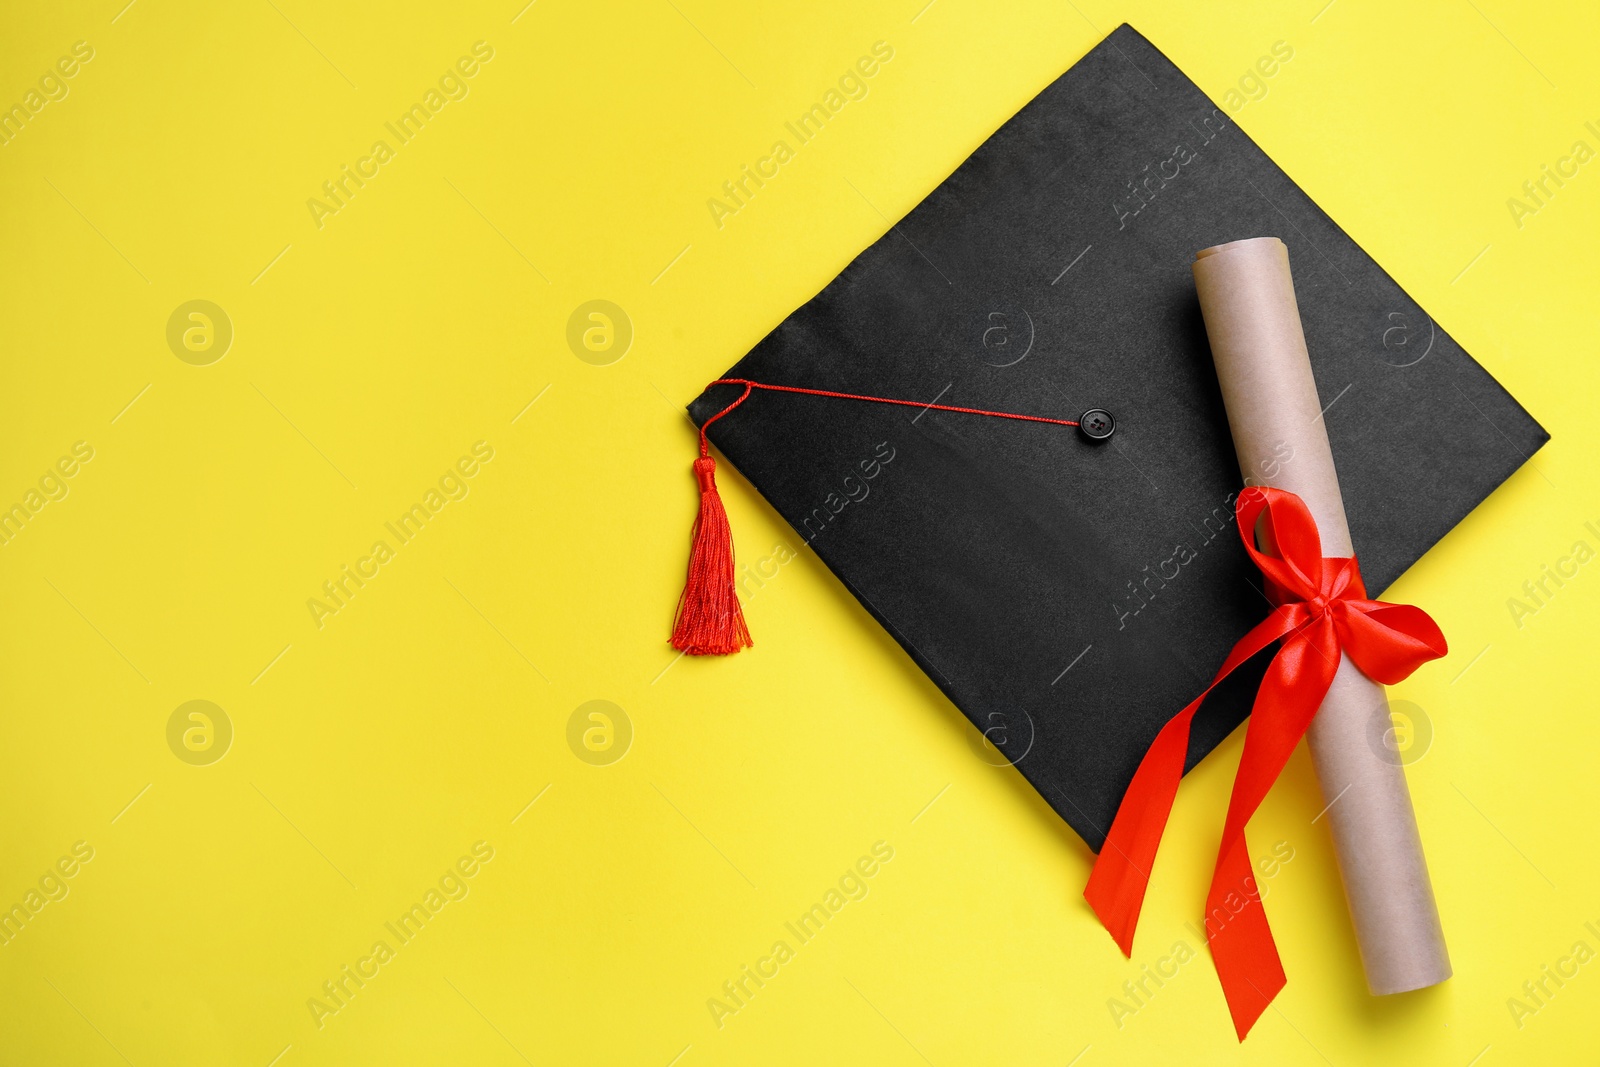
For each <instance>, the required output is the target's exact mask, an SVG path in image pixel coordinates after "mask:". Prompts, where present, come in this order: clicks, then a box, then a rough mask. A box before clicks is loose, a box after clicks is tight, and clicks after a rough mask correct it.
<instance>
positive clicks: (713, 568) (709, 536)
mask: <svg viewBox="0 0 1600 1067" xmlns="http://www.w3.org/2000/svg"><path fill="white" fill-rule="evenodd" d="M711 385H712V386H715V385H742V386H744V392H742V393H740V394H739V396H738V398H737V399H735V400H734V401H733V402H732V403H730V404H729V405H728V406H727V407H725V408H723V409H722V410H721V411H719V412H717V413H716V414H715V415H713V416H711V417H710V418H709V419H707V420H706V421H705V422H703V423H701V424H700V458H699V459H697V460H695V461H694V476H695V477H696V478H698V479H700V517H699V518H698V519H696V520H695V523H694V535H693V537H694V544H693V546H692V547H691V548H690V550H689V580H688V581H687V582H685V583H684V586H683V596H681V597H679V598H678V619H677V622H676V624H675V625H674V626H673V628H672V647H673V648H676V649H681V650H683V651H684V652H687V653H688V654H689V655H691V656H726V655H728V654H729V653H730V652H737V651H739V650H740V649H741V648H749V647H751V646H752V645H754V644H755V642H754V641H752V640H750V630H749V629H748V628H747V627H746V626H745V624H744V611H743V610H742V609H741V608H740V607H739V593H738V590H737V588H736V587H735V586H734V579H733V532H732V531H731V530H729V529H728V513H727V512H726V511H724V510H723V508H722V498H721V497H719V496H718V495H717V461H716V460H714V459H712V458H711V444H710V442H708V441H707V440H706V431H707V430H708V429H710V428H711V424H712V423H714V422H716V421H717V420H718V419H720V418H722V417H723V416H724V415H726V414H728V413H729V412H731V411H732V410H733V409H734V408H736V407H738V406H739V405H740V404H743V403H744V402H745V401H746V400H749V399H750V393H751V391H752V390H755V389H770V390H772V391H773V392H777V393H804V394H805V395H807V396H827V397H833V398H835V399H838V400H863V401H867V402H868V403H873V404H898V405H900V406H901V407H908V408H921V409H922V410H924V411H929V410H932V411H952V412H956V413H959V414H962V415H990V416H993V417H995V418H1000V419H1019V420H1021V421H1023V422H1049V423H1054V424H1056V425H1058V426H1077V425H1079V422H1078V420H1076V419H1051V418H1046V417H1044V416H1043V415H1017V414H1013V413H1011V412H1006V411H985V410H983V409H982V408H962V407H955V406H953V405H950V404H924V403H922V402H921V401H920V400H895V399H893V398H890V397H883V396H860V395H858V394H856V393H839V392H834V391H833V390H831V389H805V388H801V387H800V386H796V385H769V384H766V383H763V382H753V381H751V380H750V379H748V378H718V379H717V380H716V381H714V382H712V383H711ZM710 387H711V386H707V388H708V389H709V388H710ZM941 395H943V394H941ZM1092 410H1093V412H1094V413H1095V414H1097V415H1100V416H1104V422H1105V426H1104V427H1101V428H1103V429H1104V431H1105V432H1104V433H1097V434H1095V435H1093V436H1094V439H1095V440H1103V439H1105V438H1106V437H1109V436H1111V429H1110V424H1111V418H1110V415H1109V414H1108V413H1106V412H1103V411H1100V410H1099V409H1098V408H1096V409H1092Z"/></svg>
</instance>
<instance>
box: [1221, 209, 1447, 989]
mask: <svg viewBox="0 0 1600 1067" xmlns="http://www.w3.org/2000/svg"><path fill="white" fill-rule="evenodd" d="M1194 281H1195V288H1196V289H1197V290H1199V294H1200V310H1201V313H1202V314H1203V315H1204V317H1205V323H1206V334H1207V335H1208V336H1209V337H1210V339H1211V354H1212V357H1213V358H1214V359H1215V361H1216V365H1217V381H1218V382H1219V383H1220V385H1221V386H1222V398H1223V402H1224V403H1225V404H1226V406H1227V409H1228V425H1229V427H1230V428H1231V429H1232V431H1233V443H1234V448H1235V450H1236V451H1237V453H1238V456H1239V469H1240V470H1241V471H1242V472H1243V473H1244V476H1245V479H1246V481H1247V482H1249V483H1250V484H1270V485H1272V486H1274V487H1276V488H1279V489H1286V490H1288V491H1290V492H1292V493H1295V494H1297V495H1298V496H1299V497H1300V498H1301V499H1302V500H1304V501H1305V503H1306V507H1308V508H1309V509H1310V510H1311V515H1312V517H1313V518H1314V519H1316V522H1317V529H1318V530H1319V531H1320V532H1321V535H1322V554H1323V555H1324V556H1349V555H1352V554H1353V551H1352V546H1351V544H1350V528H1349V525H1348V524H1347V523H1346V521H1345V514H1344V502H1343V500H1342V499H1341V498H1340V495H1339V479H1338V476H1337V475H1336V474H1335V472H1334V469H1333V453H1332V452H1331V451H1330V450H1329V448H1328V434H1327V430H1326V427H1325V424H1324V422H1323V418H1322V412H1323V409H1322V405H1321V403H1320V401H1319V399H1318V397H1317V383H1316V380H1315V379H1314V378H1313V377H1312V374H1311V358H1310V356H1309V354H1308V353H1307V351H1306V340H1305V334H1304V332H1303V331H1302V330H1301V327H1300V311H1299V307H1298V305H1297V304H1296V302H1295V296H1294V284H1293V282H1292V281H1291V280H1290V275H1289V252H1288V249H1287V248H1285V247H1284V244H1283V242H1282V241H1280V240H1278V239H1277V238H1276V237H1256V238H1252V239H1250V240H1245V241H1233V242H1230V243H1228V244H1223V245H1217V246H1216V247H1214V248H1207V249H1205V250H1204V251H1202V252H1197V253H1196V254H1195V262H1194ZM1285 445H1287V446H1288V448H1290V449H1293V451H1292V452H1291V453H1288V458H1287V459H1286V458H1285V455H1284V453H1285V452H1286V451H1287V450H1286V449H1283V446H1285ZM1268 472H1271V476H1270V477H1267V476H1266V475H1267V473H1268ZM1388 707H1389V705H1388V698H1387V697H1386V696H1385V694H1384V689H1383V686H1381V685H1379V684H1378V683H1377V682H1374V681H1372V680H1371V679H1370V678H1368V677H1367V676H1366V675H1364V674H1362V673H1361V671H1360V670H1359V669H1358V668H1357V667H1356V666H1355V664H1353V663H1351V662H1350V658H1349V657H1348V656H1345V657H1343V658H1342V659H1341V661H1340V663H1339V670H1338V672H1337V673H1336V674H1335V675H1334V679H1333V685H1332V687H1331V688H1330V689H1329V690H1328V696H1327V699H1326V700H1324V701H1323V703H1322V708H1321V710H1319V711H1318V712H1317V715H1316V717H1315V718H1314V719H1313V720H1312V722H1311V727H1310V729H1309V730H1308V731H1307V732H1306V737H1307V740H1308V743H1309V744H1310V747H1311V759H1312V762H1313V763H1314V764H1315V765H1316V768H1317V779H1318V781H1319V782H1320V783H1321V785H1322V799H1323V802H1324V803H1325V804H1327V808H1326V809H1325V812H1326V815H1325V817H1326V818H1327V820H1328V822H1329V826H1330V829H1331V831H1332V833H1333V844H1334V851H1335V853H1336V854H1337V856H1338V861H1339V873H1340V876H1341V877H1342V878H1343V880H1344V890H1345V896H1346V898H1347V899H1348V900H1349V903H1350V919H1351V922H1352V923H1353V925H1354V926H1355V932H1356V940H1357V942H1358V943H1359V944H1360V947H1361V962H1362V965H1363V967H1364V968H1365V970H1366V974H1367V985H1368V987H1369V988H1370V989H1371V990H1372V992H1373V994H1375V995H1379V996H1381V995H1383V994H1387V993H1403V992H1405V991H1406V990H1410V989H1421V988H1423V987H1424V986H1430V985H1435V984H1437V983H1439V982H1442V981H1444V980H1445V979H1446V978H1449V977H1450V956H1449V954H1448V952H1447V951H1446V950H1445V944H1444V931H1443V930H1442V929H1441V928H1440V925H1439V909H1438V907H1437V905H1436V904H1435V903H1434V899H1433V886H1432V884H1431V883H1430V882H1429V880H1428V866H1427V863H1426V861H1425V860H1424V859H1423V856H1422V841H1421V839H1420V838H1419V837H1418V835H1417V820H1416V815H1415V813H1414V812H1413V811H1412V808H1411V794H1410V793H1409V792H1408V791H1407V789H1406V778H1405V771H1404V768H1403V767H1401V765H1400V761H1399V760H1398V759H1397V758H1394V757H1392V756H1391V757H1390V758H1385V757H1384V756H1383V755H1380V754H1379V752H1378V751H1375V746H1373V745H1372V744H1371V743H1370V740H1369V738H1370V737H1371V734H1370V733H1369V728H1370V726H1371V722H1372V718H1373V716H1374V715H1375V714H1382V715H1383V716H1384V717H1385V722H1387V718H1388ZM1380 708H1381V709H1382V710H1381V712H1380V711H1379V709H1380Z"/></svg>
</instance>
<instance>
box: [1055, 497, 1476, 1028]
mask: <svg viewBox="0 0 1600 1067" xmlns="http://www.w3.org/2000/svg"><path fill="white" fill-rule="evenodd" d="M1236 509H1237V511H1236V513H1237V516H1238V520H1239V534H1240V536H1241V537H1242V538H1243V539H1244V547H1245V551H1246V552H1248V553H1249V554H1250V558H1251V559H1252V560H1253V561H1254V562H1255V565H1256V566H1257V567H1259V568H1260V569H1261V573H1262V574H1263V575H1265V577H1266V579H1267V585H1268V590H1269V592H1270V593H1271V595H1272V600H1273V603H1275V604H1276V605H1277V607H1276V608H1274V609H1273V611H1272V614H1271V615H1268V616H1267V618H1266V619H1264V620H1263V621H1262V622H1261V623H1260V624H1259V625H1257V626H1256V627H1255V628H1254V629H1252V630H1251V631H1250V632H1249V633H1247V634H1245V635H1244V637H1242V638H1240V640H1239V643H1238V644H1236V645H1234V646H1233V651H1231V652H1229V653H1228V658H1227V659H1226V660H1225V661H1223V664H1222V668H1221V669H1220V670H1219V671H1217V676H1216V677H1215V678H1214V679H1212V681H1211V684H1210V685H1209V686H1207V687H1206V690H1205V692H1203V693H1201V694H1200V695H1199V696H1197V697H1195V698H1194V700H1193V701H1192V702H1191V703H1190V704H1189V706H1188V707H1186V708H1184V709H1183V710H1182V711H1180V712H1178V714H1177V715H1175V716H1173V717H1172V719H1171V720H1170V721H1169V722H1168V723H1167V724H1166V725H1165V726H1163V727H1162V728H1161V732H1160V733H1159V734H1157V735H1156V739H1155V740H1154V741H1153V742H1151V744H1150V749H1149V751H1148V752H1146V753H1145V756H1144V759H1143V761H1141V762H1140V764H1139V770H1138V772H1137V773H1136V774H1135V775H1134V777H1133V783H1132V784H1131V785H1130V786H1129V787H1128V792H1127V794H1126V795H1125V796H1124V797H1123V800H1122V806H1121V807H1120V808H1119V809H1118V810H1117V817H1116V819H1115V820H1114V821H1113V822H1112V824H1111V832H1110V834H1108V835H1107V836H1106V843H1105V845H1104V847H1103V848H1102V849H1101V851H1100V856H1099V858H1098V859H1097V860H1096V862H1095V865H1094V871H1093V872H1092V873H1091V874H1090V876H1089V884H1088V886H1087V887H1086V888H1085V889H1084V891H1083V895H1084V897H1085V898H1086V899H1087V900H1088V901H1089V905H1090V906H1091V907H1092V908H1094V911H1095V914H1096V915H1098V916H1099V917H1100V921H1101V922H1102V923H1104V924H1105V927H1106V929H1107V930H1109V931H1110V932H1111V936H1112V937H1113V938H1114V939H1116V942H1117V945H1118V946H1119V947H1120V948H1121V949H1122V953H1123V955H1125V956H1131V955H1132V954H1133V931H1134V927H1135V926H1137V925H1138V922H1139V909H1140V907H1141V906H1142V905H1143V904H1144V894H1145V889H1146V888H1147V886H1148V885H1149V882H1150V869H1151V865H1152V863H1153V861H1154V860H1155V856H1156V849H1157V847H1159V845H1160V844H1161V832H1162V830H1163V829H1164V828H1165V827H1166V824H1167V815H1168V814H1169V813H1170V812H1171V810H1172V798H1173V796H1174V795H1175V794H1176V793H1177V791H1178V781H1179V779H1180V778H1181V777H1182V776H1183V763H1184V757H1185V755H1186V754H1187V752H1188V749H1189V725H1190V722H1191V721H1192V720H1193V718H1194V714H1195V712H1196V711H1198V710H1199V708H1200V705H1201V702H1202V701H1204V700H1205V698H1206V696H1207V695H1208V694H1209V693H1210V692H1211V690H1212V689H1214V688H1216V686H1217V683H1219V682H1221V681H1222V679H1224V678H1226V677H1227V676H1228V675H1229V674H1231V673H1233V671H1234V670H1235V669H1236V668H1238V667H1239V666H1240V665H1241V664H1242V663H1244V662H1245V661H1246V660H1248V659H1249V658H1250V657H1251V656H1253V655H1255V654H1256V653H1257V652H1260V651H1261V650H1262V649H1264V648H1266V647H1267V646H1268V645H1269V644H1271V643H1272V642H1274V641H1277V640H1279V639H1280V638H1281V639H1283V645H1282V647H1280V648H1279V649H1278V652H1277V654H1276V655H1275V656H1273V658H1272V663H1271V665H1270V666H1268V668H1267V673H1266V676H1265V677H1264V678H1263V679H1262V682H1261V688H1260V690H1259V691H1258V692H1257V693H1256V699H1255V704H1254V706H1253V707H1252V708H1251V713H1250V724H1249V727H1248V728H1247V729H1246V732H1245V738H1244V753H1243V755H1242V756H1241V757H1240V759H1239V772H1238V775H1237V776H1236V777H1235V778H1234V781H1233V795H1232V796H1231V797H1230V798H1229V800H1228V817H1227V821H1226V823H1225V824H1224V826H1223V830H1222V846H1221V848H1220V849H1219V850H1218V852H1217V865H1216V869H1215V870H1214V872H1213V873H1212V876H1211V889H1210V892H1209V893H1208V894H1207V895H1206V915H1207V916H1208V919H1207V923H1206V931H1207V932H1206V936H1207V940H1208V941H1209V942H1210V945H1211V956H1212V959H1213V960H1214V961H1215V962H1216V967H1217V977H1218V978H1220V979H1221V981H1222V991H1223V994H1224V995H1225V996H1226V997H1227V1000H1228V1010H1229V1012H1230V1013H1232V1015H1233V1026H1234V1030H1235V1031H1236V1032H1237V1033H1238V1035H1239V1040H1241V1041H1243V1040H1244V1037H1245V1035H1246V1034H1247V1033H1249V1032H1250V1027H1251V1026H1252V1025H1254V1024H1255V1021H1256V1019H1257V1018H1259V1017H1260V1015H1261V1013H1262V1012H1263V1011H1265V1010H1266V1009H1267V1005H1268V1004H1270V1003H1271V1002H1272V998H1273V997H1275V996H1277V994H1278V990H1280V989H1282V988H1283V985H1284V981H1285V979H1284V974H1283V963H1282V962H1281V961H1280V960H1279V958H1278V949H1277V946H1276V945H1274V944H1273V941H1272V930H1271V928H1270V927H1269V926H1268V925H1267V916H1266V912H1265V910H1264V909H1263V908H1262V906H1261V898H1260V893H1259V890H1258V889H1257V888H1256V885H1255V877H1254V873H1253V871H1252V868H1251V864H1250V854H1249V851H1248V849H1247V847H1246V845H1245V839H1244V828H1245V824H1246V823H1248V822H1249V821H1250V816H1251V815H1253V814H1255V810H1256V808H1257V807H1259V806H1260V804H1261V801H1262V800H1263V799H1264V798H1265V797H1266V795H1267V790H1268V789H1270V788H1272V783H1273V782H1274V781H1276V780H1277V778H1278V775H1279V773H1280V772H1282V770H1283V766H1284V764H1285V763H1287V762H1288V760H1289V755H1290V753H1292V752H1293V751H1294V747H1295V745H1296V744H1298V743H1299V741H1300V737H1301V735H1302V734H1304V733H1305V732H1306V727H1307V726H1309V725H1310V724H1311V719H1312V717H1313V716H1314V715H1316V713H1317V709H1318V708H1319V707H1321V706H1322V700H1323V697H1325V696H1326V695H1327V692H1328V686H1329V685H1330V684H1331V683H1332V682H1333V675H1334V671H1336V670H1337V669H1338V667H1339V656H1340V653H1341V652H1342V653H1344V654H1346V655H1348V656H1349V657H1350V659H1351V660H1352V661H1353V662H1354V663H1355V665H1356V666H1357V667H1359V668H1360V669H1361V671H1362V673H1364V674H1366V675H1367V677H1369V678H1371V679H1373V680H1374V681H1377V682H1382V683H1383V684H1385V685H1392V684H1394V683H1396V682H1399V681H1401V680H1403V679H1404V678H1406V677H1408V676H1409V675H1410V674H1411V672H1412V671H1414V670H1416V669H1417V668H1418V667H1419V666H1421V665H1422V664H1423V663H1426V662H1427V661H1428V660H1431V659H1437V658H1439V657H1440V656H1443V655H1444V654H1445V652H1446V651H1447V647H1446V645H1445V640H1444V635H1443V634H1442V633H1440V632H1439V627H1438V626H1436V625H1434V622H1433V620H1432V619H1430V618H1429V617H1428V615H1427V613H1426V612H1424V611H1422V609H1420V608H1416V607H1412V606H1410V605H1407V604H1386V603H1384V602H1383V601H1380V600H1368V599H1367V591H1366V588H1365V586H1363V585H1362V583H1361V574H1360V572H1359V571H1358V570H1357V569H1356V561H1355V558H1354V557H1349V558H1333V559H1328V558H1324V557H1323V555H1322V539H1321V538H1320V537H1319V536H1318V534H1317V526H1316V523H1315V522H1314V521H1313V520H1312V518H1311V513H1310V512H1309V511H1308V510H1306V506H1305V502H1304V501H1302V500H1301V499H1300V498H1299V497H1297V496H1295V495H1294V494H1293V493H1289V492H1285V491H1283V490H1281V489H1266V488H1263V489H1255V488H1251V489H1246V490H1245V491H1244V492H1242V493H1241V494H1240V495H1239V499H1238V501H1237V504H1236ZM1263 511H1265V512H1266V515H1267V519H1266V525H1265V537H1264V541H1265V543H1266V544H1267V545H1268V546H1274V547H1275V549H1276V552H1277V555H1268V554H1266V553H1263V552H1260V551H1258V550H1257V549H1256V547H1255V545H1254V544H1253V543H1252V537H1253V534H1254V531H1255V528H1256V520H1257V519H1258V518H1260V516H1261V513H1262V512H1263ZM1215 916H1221V921H1220V923H1219V924H1218V926H1217V928H1216V929H1213V927H1212V923H1211V918H1210V917H1215Z"/></svg>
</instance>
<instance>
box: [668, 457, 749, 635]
mask: <svg viewBox="0 0 1600 1067" xmlns="http://www.w3.org/2000/svg"><path fill="white" fill-rule="evenodd" d="M694 475H695V477H696V478H698V479H699V480H700V515H699V517H698V518H696V519H695V522H694V534H693V545H692V547H691V548H690V550H689V577H688V581H686V582H685V583H684V586H683V596H681V597H679V598H678V621H677V625H675V626H674V627H673V630H672V647H673V648H677V649H681V650H683V651H684V652H687V653H688V654H689V655H691V656H726V655H728V654H729V653H731V652H737V651H739V650H740V649H741V648H749V647H750V646H751V645H753V644H754V643H755V642H753V641H751V640H750V630H749V628H748V627H746V626H745V622H744V610H743V609H742V608H741V607H740V606H739V592H738V589H737V588H736V587H735V586H734V577H733V531H732V530H731V529H729V527H728V513H727V511H726V510H724V509H723V507H722V498H721V497H720V496H718V495H717V461H716V460H714V459H712V458H711V457H710V456H701V457H700V458H699V459H697V460H695V461H694Z"/></svg>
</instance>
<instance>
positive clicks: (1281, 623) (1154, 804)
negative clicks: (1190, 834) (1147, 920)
mask: <svg viewBox="0 0 1600 1067" xmlns="http://www.w3.org/2000/svg"><path fill="white" fill-rule="evenodd" d="M1293 625H1294V623H1293V616H1292V613H1291V610H1290V609H1288V608H1278V609H1276V610H1275V611H1273V613H1272V614H1271V615H1268V616H1267V617H1266V618H1265V619H1263V620H1262V621H1261V622H1259V623H1257V624H1256V626H1255V628H1254V629H1252V630H1251V631H1250V632H1249V633H1247V634H1245V635H1244V636H1243V637H1242V638H1240V639H1239V642H1238V643H1237V644H1236V645H1234V646H1233V651H1231V652H1229V653H1228V658H1227V659H1226V660H1224V661H1223V664H1222V667H1221V668H1220V669H1219V670H1218V671H1217V675H1216V677H1215V678H1213V679H1212V680H1211V684H1210V685H1208V686H1206V688H1205V691H1204V692H1202V693H1201V694H1200V695H1199V696H1197V697H1195V698H1194V700H1193V701H1191V702H1190V703H1189V706H1188V707H1186V708H1184V709H1183V710H1182V711H1180V712H1178V714H1176V715H1174V716H1173V717H1172V718H1171V719H1169V720H1167V724H1166V725H1165V726H1163V727H1162V728H1161V732H1160V733H1158V734H1156V739H1155V741H1153V742H1152V743H1151V745H1150V748H1149V750H1148V751H1146V752H1145V754H1144V759H1143V760H1141V761H1140V763H1139V769H1138V771H1136V772H1135V773H1134V776H1133V781H1132V782H1131V783H1130V784H1129V785H1128V791H1127V792H1126V793H1125V794H1124V795H1123V798H1122V804H1121V806H1120V807H1118V808H1117V815H1116V818H1115V819H1114V820H1113V821H1112V823H1111V831H1110V833H1108V834H1107V835H1106V841H1105V844H1104V845H1103V846H1102V847H1101V849H1100V855H1099V857H1098V858H1097V859H1096V860H1095V864H1094V869H1093V870H1092V871H1091V872H1090V873H1089V883H1088V885H1086V886H1084V890H1083V897H1084V899H1085V900H1087V901H1088V902H1089V906H1090V907H1091V908H1093V909H1094V913H1095V915H1097V916H1099V918H1100V922H1101V924H1102V925H1104V926H1105V928H1106V930H1107V931H1108V932H1109V933H1110V934H1111V937H1112V939H1113V940H1114V941H1116V943H1117V947H1118V948H1120V949H1122V954H1123V955H1124V956H1130V957H1131V956H1132V955H1133V934H1134V930H1135V928H1136V927H1137V926H1138V925H1139V912H1140V910H1141V909H1142V908H1143V907H1144V896H1145V891H1146V890H1147V889H1148V888H1149V886H1150V870H1151V867H1152V866H1153V865H1154V863H1155V858H1156V851H1157V849H1159V848H1160V846H1161V835H1162V833H1163V831H1165V830H1166V826H1167V817H1168V816H1169V815H1170V814H1171V813H1172V801H1173V798H1174V797H1176V796H1177V794H1178V783H1179V781H1181V780H1182V778H1183V763H1184V760H1185V758H1186V757H1187V756H1188V752H1189V725H1190V723H1191V722H1192V721H1193V719H1194V715H1195V712H1197V711H1198V710H1200V705H1201V704H1202V703H1204V702H1205V699H1206V697H1207V696H1209V695H1210V694H1211V690H1213V689H1215V688H1216V687H1217V684H1218V683H1219V682H1221V681H1222V680H1223V679H1224V678H1226V677H1227V676H1228V675H1230V674H1232V673H1233V672H1234V670H1235V669H1236V668H1238V667H1239V666H1240V665H1241V664H1242V663H1244V662H1245V660H1247V659H1249V658H1250V657H1251V656H1253V655H1255V654H1256V653H1257V652H1260V651H1261V650H1262V649H1263V648H1266V647H1267V646H1268V645H1269V644H1271V643H1272V642H1273V641H1276V640H1277V639H1278V638H1280V637H1282V636H1283V635H1284V634H1285V633H1287V632H1288V631H1289V630H1290V629H1292V628H1293Z"/></svg>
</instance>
